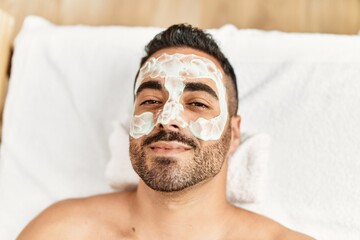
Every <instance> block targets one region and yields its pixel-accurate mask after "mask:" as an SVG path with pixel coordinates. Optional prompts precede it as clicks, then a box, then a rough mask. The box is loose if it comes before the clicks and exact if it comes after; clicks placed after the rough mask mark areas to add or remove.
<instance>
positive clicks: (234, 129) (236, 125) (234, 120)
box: [229, 115, 241, 156]
mask: <svg viewBox="0 0 360 240" xmlns="http://www.w3.org/2000/svg"><path fill="white" fill-rule="evenodd" d="M240 123H241V117H240V116H239V115H236V116H233V117H231V120H230V124H231V142H230V149H229V156H232V155H233V153H234V152H235V150H236V149H237V148H238V146H239V144H240V141H241V138H240Z"/></svg>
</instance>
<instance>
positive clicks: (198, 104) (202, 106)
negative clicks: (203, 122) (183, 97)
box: [189, 102, 209, 109]
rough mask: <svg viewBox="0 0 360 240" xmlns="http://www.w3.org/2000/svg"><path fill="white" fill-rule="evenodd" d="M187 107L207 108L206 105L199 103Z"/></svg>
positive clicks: (192, 103)
mask: <svg viewBox="0 0 360 240" xmlns="http://www.w3.org/2000/svg"><path fill="white" fill-rule="evenodd" d="M189 105H191V106H194V107H197V108H206V109H208V108H209V106H208V105H206V104H204V103H201V102H191V103H189Z"/></svg>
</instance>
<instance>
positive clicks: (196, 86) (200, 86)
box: [184, 82, 219, 100]
mask: <svg viewBox="0 0 360 240" xmlns="http://www.w3.org/2000/svg"><path fill="white" fill-rule="evenodd" d="M185 91H190V92H195V91H204V92H207V93H209V94H210V95H211V96H213V97H214V98H215V99H216V100H218V99H219V98H218V96H217V94H216V92H215V91H214V90H213V89H212V88H211V87H209V86H208V85H206V84H204V83H194V82H190V83H186V84H185V89H184V92H185Z"/></svg>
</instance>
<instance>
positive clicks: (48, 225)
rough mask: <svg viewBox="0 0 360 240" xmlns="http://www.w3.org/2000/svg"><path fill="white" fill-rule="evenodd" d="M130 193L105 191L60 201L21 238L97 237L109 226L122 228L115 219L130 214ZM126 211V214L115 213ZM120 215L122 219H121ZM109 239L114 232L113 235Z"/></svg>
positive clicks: (108, 229)
mask: <svg viewBox="0 0 360 240" xmlns="http://www.w3.org/2000/svg"><path fill="white" fill-rule="evenodd" d="M127 198H128V194H127V193H124V194H123V193H116V194H104V195H97V196H93V197H88V198H81V199H69V200H63V201H60V202H57V203H55V204H53V205H51V206H50V207H49V208H47V209H46V210H44V211H43V212H42V213H41V214H40V215H38V216H37V217H36V218H35V219H34V220H32V221H31V222H30V223H29V224H28V226H27V227H26V228H25V229H24V230H23V231H22V233H21V234H20V235H19V237H18V240H23V239H26V240H32V239H36V240H42V239H49V237H50V236H51V239H53V240H56V239H93V238H94V233H96V234H102V233H101V232H100V231H103V230H104V229H106V231H105V232H106V233H107V234H111V232H112V231H111V228H118V227H119V226H114V223H115V222H117V223H118V224H120V223H121V221H119V220H121V218H126V214H127V209H126V206H127V204H122V201H126V199H127ZM114 208H117V209H116V210H117V211H116V212H117V213H119V212H122V213H123V216H120V217H119V215H118V214H117V216H116V218H117V219H115V216H114V214H113V212H115V211H114ZM119 218H120V219H119ZM109 239H111V238H110V236H109Z"/></svg>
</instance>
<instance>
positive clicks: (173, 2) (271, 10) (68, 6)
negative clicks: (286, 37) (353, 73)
mask: <svg viewBox="0 0 360 240" xmlns="http://www.w3.org/2000/svg"><path fill="white" fill-rule="evenodd" d="M0 8H2V9H3V10H5V11H7V12H8V13H10V14H12V15H14V16H15V18H16V19H17V23H16V24H17V26H16V27H17V29H18V28H19V27H20V25H21V22H22V19H23V18H24V16H25V15H28V14H38V15H42V16H45V17H46V18H48V19H50V20H51V21H53V22H55V23H59V24H76V23H84V24H94V25H108V24H121V25H131V26H134V25H141V26H163V27H165V26H168V25H170V24H173V23H178V22H189V23H192V24H194V25H197V26H199V27H203V28H211V27H219V26H221V25H223V24H226V23H232V24H235V25H236V26H238V27H241V28H259V29H269V30H270V29H275V30H282V31H289V32H291V31H292V32H294V31H295V32H326V33H347V34H350V33H357V32H358V31H359V29H360V0H0Z"/></svg>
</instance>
